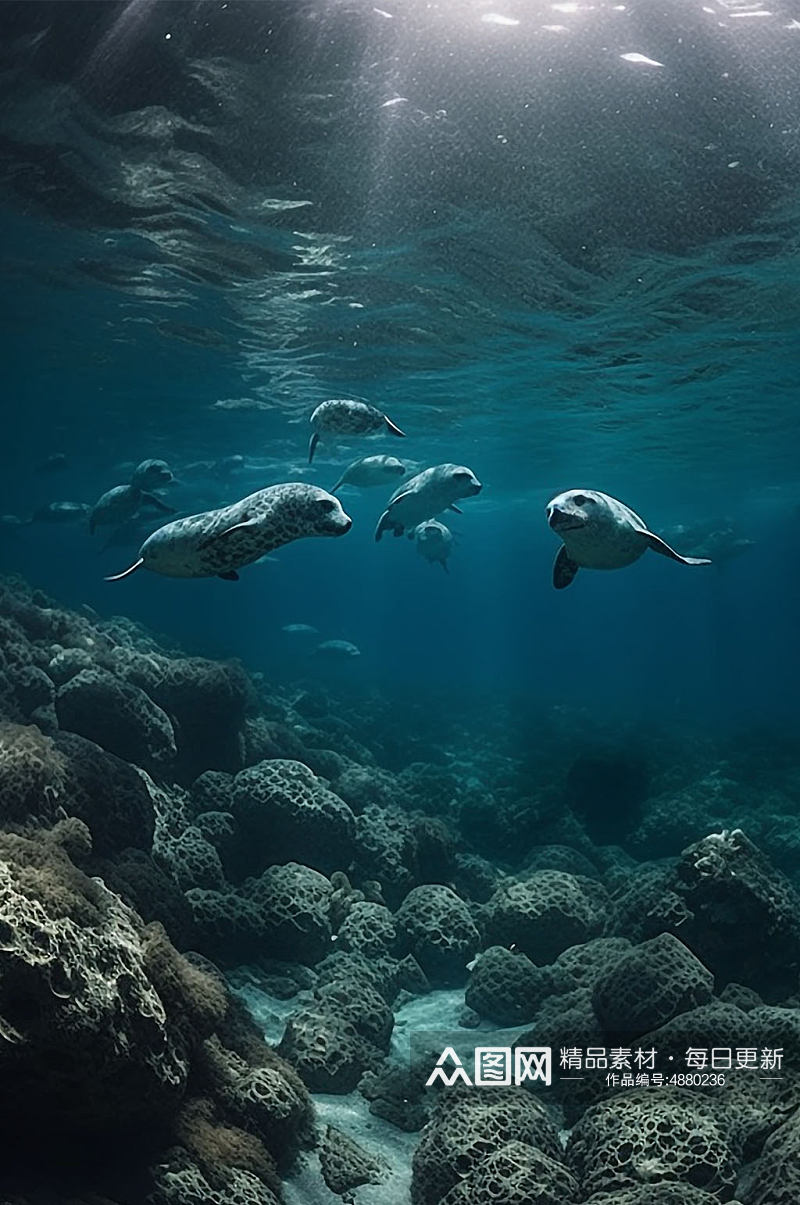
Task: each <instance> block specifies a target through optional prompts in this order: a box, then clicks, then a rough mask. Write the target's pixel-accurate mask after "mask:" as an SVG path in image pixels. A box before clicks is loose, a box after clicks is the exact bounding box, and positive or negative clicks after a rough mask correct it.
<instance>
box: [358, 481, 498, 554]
mask: <svg viewBox="0 0 800 1205" xmlns="http://www.w3.org/2000/svg"><path fill="white" fill-rule="evenodd" d="M482 489H483V486H482V485H481V483H480V481H478V478H477V477H476V476H475V474H474V473H473V471H472V469H468V468H467V467H466V465H463V464H436V465H434V466H433V468H430V469H423V471H422V472H421V473H417V475H416V476H415V477H412V478H411V479H410V480H409V481H406V482H404V483H403V484H402V485H401V486H400V487H399V489H396V490H395V492H394V493H393V494H392V496H391V498H390V499H389V505H388V506H387V507H386V510H385V511H384V512H383V514H382V515H381V517H380V519H379V520H378V526H377V527H376V528H375V539H376V541H377V540H380V538H381V536H382V535H383V533H384V532H385V531H392V532H394V534H395V535H396V536H401V535H402V534H403V532H404V531H406V530H413V528H415V527H418V526H419V524H420V523H424V522H425V520H426V519H432V518H434V517H435V516H436V515H438V514H441V512H442V511H444V510H454V511H456V513H457V514H461V511H460V510H459V509H458V507H457V506H456V505H455V504H456V502H457V501H458V500H459V498H472V497H474V495H475V494H479V493H480V492H481V490H482Z"/></svg>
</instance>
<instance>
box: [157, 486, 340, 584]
mask: <svg viewBox="0 0 800 1205" xmlns="http://www.w3.org/2000/svg"><path fill="white" fill-rule="evenodd" d="M351 524H352V520H351V519H350V518H349V516H348V515H346V514H345V512H344V510H343V509H342V505H341V503H340V502H339V500H338V498H334V497H333V495H332V494H329V493H327V492H326V491H325V490H323V489H319V488H318V487H317V486H314V485H306V484H305V483H304V482H287V483H285V484H283V485H272V486H269V487H268V488H267V489H263V490H259V491H258V492H257V493H255V494H250V495H249V497H247V498H243V499H242V500H241V501H240V502H235V503H234V504H233V505H232V506H225V507H222V508H221V509H220V510H212V511H205V512H204V513H203V514H199V515H189V516H188V517H187V518H185V519H177V520H175V522H173V523H167V524H166V525H165V526H164V527H160V528H159V529H158V531H154V532H153V534H152V535H151V536H150V537H149V538H148V539H146V540H145V542H144V544H143V545H142V547H141V549H140V552H139V555H140V557H141V558H142V564H143V566H144V568H145V569H151V570H153V572H154V573H163V574H165V575H166V576H167V577H214V576H219V575H220V574H232V573H233V572H235V570H236V569H239V568H241V567H242V566H243V565H250V564H252V562H253V561H257V560H258V559H259V558H260V557H262V556H264V555H265V554H266V553H268V552H272V551H273V550H274V549H275V548H280V547H281V545H283V544H289V543H291V542H292V540H299V539H303V538H304V537H306V536H340V535H344V534H345V532H347V531H349V530H350V527H351Z"/></svg>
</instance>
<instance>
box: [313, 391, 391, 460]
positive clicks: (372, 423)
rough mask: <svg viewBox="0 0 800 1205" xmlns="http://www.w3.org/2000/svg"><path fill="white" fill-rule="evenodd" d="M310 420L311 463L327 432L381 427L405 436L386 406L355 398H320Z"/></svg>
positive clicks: (368, 431) (362, 432)
mask: <svg viewBox="0 0 800 1205" xmlns="http://www.w3.org/2000/svg"><path fill="white" fill-rule="evenodd" d="M309 421H310V422H311V426H312V429H313V430H312V435H311V439H310V441H309V444H308V463H309V464H311V461H312V460H313V459H314V452H315V451H316V448H317V444H318V443H319V440H320V437H321V436H323V435H374V434H375V433H376V432H378V431H388V432H389V433H390V435H400V436H405V431H401V430H400V428H399V427H397V426H395V424H394V423H393V422H392V420H391V419H390V418H388V417H387V416H386V415H385V414H384V413H383V411H382V410H378V409H377V408H376V407H375V406H370V405H369V403H368V402H359V401H355V400H354V399H351V398H331V399H330V400H329V401H327V402H320V404H319V406H317V408H316V410H315V411H314V413H313V414H312V415H311V419H310V420H309Z"/></svg>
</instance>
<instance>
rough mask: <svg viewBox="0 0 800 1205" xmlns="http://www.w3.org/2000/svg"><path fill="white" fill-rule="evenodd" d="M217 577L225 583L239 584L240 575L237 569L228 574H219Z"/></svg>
mask: <svg viewBox="0 0 800 1205" xmlns="http://www.w3.org/2000/svg"><path fill="white" fill-rule="evenodd" d="M217 577H221V578H222V580H223V581H224V582H238V580H239V574H238V573H237V572H236V570H235V569H229V570H228V571H227V573H218V574H217Z"/></svg>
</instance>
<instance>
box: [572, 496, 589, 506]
mask: <svg viewBox="0 0 800 1205" xmlns="http://www.w3.org/2000/svg"><path fill="white" fill-rule="evenodd" d="M572 501H573V502H574V503H575V505H576V506H585V505H586V503H587V502H591V501H592V499H591V498H587V497H586V495H585V494H575V496H574V498H573V499H572Z"/></svg>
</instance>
